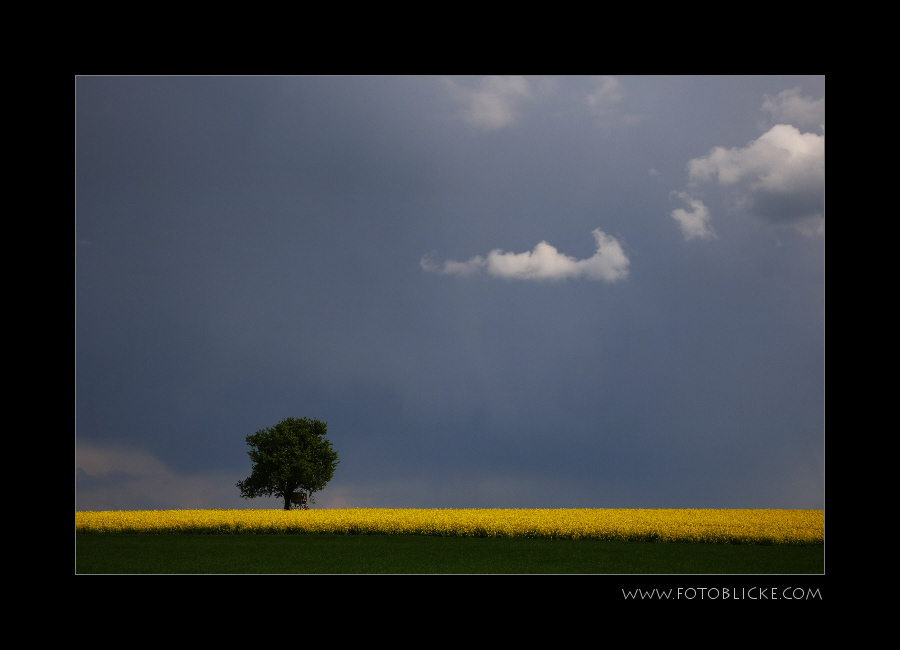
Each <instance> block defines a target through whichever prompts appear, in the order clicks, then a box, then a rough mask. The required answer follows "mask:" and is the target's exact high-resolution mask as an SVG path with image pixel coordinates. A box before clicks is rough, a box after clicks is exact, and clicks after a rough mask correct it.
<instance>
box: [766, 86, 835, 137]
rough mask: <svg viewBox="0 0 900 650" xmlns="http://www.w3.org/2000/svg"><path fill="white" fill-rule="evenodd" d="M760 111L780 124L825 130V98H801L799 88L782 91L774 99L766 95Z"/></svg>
mask: <svg viewBox="0 0 900 650" xmlns="http://www.w3.org/2000/svg"><path fill="white" fill-rule="evenodd" d="M760 110H761V111H765V112H767V113H769V114H771V116H772V118H773V119H774V120H775V121H776V122H779V123H782V124H794V125H800V126H813V127H815V126H818V127H821V128H822V129H824V128H825V98H824V97H823V98H822V99H813V98H812V97H803V96H801V95H800V89H799V88H791V89H790V90H783V91H781V92H780V93H778V94H777V95H776V96H775V97H770V96H769V95H766V99H765V101H764V102H763V105H762V107H761V108H760Z"/></svg>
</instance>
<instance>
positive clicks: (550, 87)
mask: <svg viewBox="0 0 900 650" xmlns="http://www.w3.org/2000/svg"><path fill="white" fill-rule="evenodd" d="M444 82H445V85H446V87H447V89H448V90H449V92H450V94H451V96H452V97H453V98H454V100H455V101H456V102H457V104H458V105H459V109H460V116H461V117H462V119H463V120H464V121H466V122H468V123H469V124H470V125H472V126H474V127H476V128H478V129H481V130H484V131H493V130H498V129H502V128H505V127H508V126H511V125H513V124H515V123H517V122H518V121H519V120H520V119H521V118H522V116H523V114H524V111H525V108H526V106H527V105H528V103H529V102H536V101H539V100H542V99H547V98H553V97H558V95H559V93H558V92H557V91H558V90H559V88H558V82H557V80H555V79H554V78H551V77H522V76H508V77H498V76H487V77H481V78H479V80H478V82H477V84H476V85H475V86H474V87H471V86H465V85H463V84H460V83H458V82H457V81H455V80H453V79H445V80H444ZM584 82H585V83H584V85H582V87H580V89H579V90H578V91H576V92H575V93H574V94H572V95H570V94H568V93H566V94H564V95H563V98H564V100H574V102H575V103H576V104H578V103H581V104H582V105H583V106H585V107H586V110H587V111H588V113H589V114H591V115H593V116H594V117H595V118H596V119H597V120H599V121H601V122H603V123H605V122H607V121H609V120H610V119H611V117H612V116H613V115H614V114H615V108H616V106H617V105H618V104H619V103H620V102H621V101H622V99H623V98H624V96H625V94H624V91H623V90H622V87H621V84H620V83H619V80H618V79H616V78H615V77H610V76H593V77H585V78H584Z"/></svg>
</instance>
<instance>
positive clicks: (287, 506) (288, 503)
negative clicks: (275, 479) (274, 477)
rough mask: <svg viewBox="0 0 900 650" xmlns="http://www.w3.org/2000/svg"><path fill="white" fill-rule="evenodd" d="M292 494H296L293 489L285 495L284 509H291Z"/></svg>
mask: <svg viewBox="0 0 900 650" xmlns="http://www.w3.org/2000/svg"><path fill="white" fill-rule="evenodd" d="M292 494H294V493H293V491H291V492H288V493H287V494H285V495H284V509H285V510H290V509H291V495H292Z"/></svg>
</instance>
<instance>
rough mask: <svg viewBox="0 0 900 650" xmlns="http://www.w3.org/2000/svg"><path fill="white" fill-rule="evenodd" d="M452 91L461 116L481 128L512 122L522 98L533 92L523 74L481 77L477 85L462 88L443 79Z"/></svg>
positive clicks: (527, 97) (515, 118)
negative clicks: (460, 108) (460, 110)
mask: <svg viewBox="0 0 900 650" xmlns="http://www.w3.org/2000/svg"><path fill="white" fill-rule="evenodd" d="M446 83H447V87H448V88H449V89H450V91H451V93H452V95H453V96H454V97H455V98H456V99H457V101H459V102H460V104H461V105H462V116H463V118H464V119H465V120H466V121H467V122H468V123H469V124H471V125H473V126H476V127H478V128H482V129H485V130H494V129H502V128H503V127H506V126H509V125H510V124H513V123H514V122H516V121H517V120H518V118H519V110H520V106H521V104H522V102H524V101H525V100H528V99H530V98H531V97H532V96H533V89H532V87H531V84H530V83H529V81H528V79H526V78H525V77H521V76H517V77H482V78H481V79H480V80H479V84H478V87H477V88H466V87H464V86H461V85H459V84H458V83H456V82H455V81H453V80H452V79H447V80H446Z"/></svg>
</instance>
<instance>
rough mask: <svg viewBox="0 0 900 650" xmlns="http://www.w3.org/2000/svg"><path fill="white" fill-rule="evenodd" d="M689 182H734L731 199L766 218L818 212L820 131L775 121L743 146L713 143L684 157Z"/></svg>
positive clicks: (821, 202)
mask: <svg viewBox="0 0 900 650" xmlns="http://www.w3.org/2000/svg"><path fill="white" fill-rule="evenodd" d="M688 175H689V177H690V181H691V183H692V184H694V185H697V184H699V183H704V182H707V181H713V182H718V184H719V185H721V186H723V187H729V188H734V190H735V192H736V204H737V206H738V207H740V208H744V209H747V210H749V211H750V212H753V213H755V214H757V215H759V216H762V217H764V218H765V219H767V220H768V221H769V222H771V223H800V222H802V221H806V220H808V219H809V218H813V217H822V216H823V215H824V207H825V136H824V135H818V134H815V133H801V132H800V130H799V129H797V127H795V126H791V125H789V124H776V125H775V126H773V127H772V128H771V129H769V130H768V131H767V132H766V133H764V134H763V135H762V136H760V137H759V138H758V139H757V140H754V141H753V142H750V143H749V144H748V145H747V146H746V147H743V148H736V147H734V148H731V149H726V148H724V147H715V148H714V149H712V150H711V151H710V152H709V153H708V154H707V155H706V156H704V157H702V158H695V159H693V160H691V161H690V162H689V163H688Z"/></svg>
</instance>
